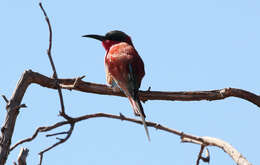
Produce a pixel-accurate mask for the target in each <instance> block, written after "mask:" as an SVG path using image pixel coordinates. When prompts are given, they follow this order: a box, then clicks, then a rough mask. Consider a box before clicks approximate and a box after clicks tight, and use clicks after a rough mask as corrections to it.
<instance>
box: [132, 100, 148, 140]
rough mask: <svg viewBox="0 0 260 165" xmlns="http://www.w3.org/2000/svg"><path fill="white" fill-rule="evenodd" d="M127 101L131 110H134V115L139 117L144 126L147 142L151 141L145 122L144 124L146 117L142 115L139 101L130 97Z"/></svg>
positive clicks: (142, 111)
mask: <svg viewBox="0 0 260 165" xmlns="http://www.w3.org/2000/svg"><path fill="white" fill-rule="evenodd" d="M128 99H129V101H130V103H131V105H132V108H133V110H134V114H135V115H137V116H140V117H141V119H142V123H143V125H144V129H145V133H146V136H147V138H148V141H151V139H150V135H149V131H148V128H147V125H146V122H145V117H146V116H145V114H144V110H143V106H142V104H141V102H140V100H139V99H133V98H132V97H131V96H129V97H128Z"/></svg>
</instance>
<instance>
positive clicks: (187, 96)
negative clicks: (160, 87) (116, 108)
mask: <svg viewBox="0 0 260 165" xmlns="http://www.w3.org/2000/svg"><path fill="white" fill-rule="evenodd" d="M75 81H76V78H74V79H59V82H60V85H61V87H63V85H73V84H74V83H75ZM32 83H35V84H39V85H41V86H43V87H47V88H51V89H57V85H56V80H55V79H53V78H49V77H46V76H44V75H42V74H40V73H37V72H33V71H31V70H27V71H25V72H24V73H23V74H22V76H21V78H20V80H19V82H18V84H17V86H16V89H15V90H14V93H13V95H12V97H11V99H10V101H9V102H8V105H7V114H6V120H5V122H4V124H3V126H2V129H1V139H0V155H2V156H1V157H0V165H4V164H5V161H6V158H7V155H8V153H9V147H10V143H11V137H12V135H13V131H14V126H15V121H16V117H17V115H18V113H19V110H17V107H19V106H20V104H21V101H22V98H23V96H24V93H25V92H26V90H27V88H28V86H29V85H30V84H32ZM73 89H74V90H78V91H82V92H87V93H95V94H103V95H114V96H122V97H125V96H124V94H123V93H121V92H115V91H113V90H112V89H111V88H109V87H108V86H106V85H102V84H95V83H90V82H84V81H82V80H80V79H78V81H77V85H76V86H75V87H74V88H73ZM231 96H233V97H238V98H242V99H245V100H247V101H250V102H252V103H253V104H255V105H257V106H260V97H259V96H258V95H256V94H253V93H251V92H248V91H245V90H242V89H235V88H225V89H221V90H212V91H195V92H161V91H140V98H141V99H142V100H172V101H174V100H178V101H199V100H220V99H224V98H226V97H231Z"/></svg>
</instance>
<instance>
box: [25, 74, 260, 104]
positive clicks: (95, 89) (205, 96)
mask: <svg viewBox="0 0 260 165" xmlns="http://www.w3.org/2000/svg"><path fill="white" fill-rule="evenodd" d="M28 74H29V75H30V78H31V79H32V81H31V83H36V84H39V85H41V86H43V87H47V88H52V89H57V88H56V86H55V80H54V79H52V78H48V77H46V76H44V75H42V74H40V73H37V72H33V71H31V70H29V71H28ZM77 79H78V78H73V79H59V82H60V86H61V87H62V88H64V89H68V90H77V91H81V92H86V93H95V94H101V95H113V96H121V97H125V95H124V94H123V93H122V92H120V91H113V89H112V88H110V87H108V86H107V85H103V84H96V83H91V82H85V81H82V80H81V79H78V80H77ZM76 80H77V84H76V85H73V84H74V83H75V81H76ZM139 95H140V99H141V100H142V101H147V100H168V101H201V100H208V101H213V100H222V99H225V98H227V97H237V98H241V99H244V100H247V101H249V102H251V103H253V104H255V105H257V106H258V107H260V96H258V95H256V94H254V93H251V92H249V91H246V90H243V89H237V88H224V89H219V90H210V91H180V92H166V91H165V92H164V91H149V90H147V91H140V92H139Z"/></svg>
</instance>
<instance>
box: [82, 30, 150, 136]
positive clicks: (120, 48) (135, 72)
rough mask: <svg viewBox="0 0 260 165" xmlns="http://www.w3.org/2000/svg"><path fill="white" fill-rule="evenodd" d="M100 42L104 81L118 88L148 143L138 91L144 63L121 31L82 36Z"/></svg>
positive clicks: (128, 38) (130, 41) (147, 133)
mask: <svg viewBox="0 0 260 165" xmlns="http://www.w3.org/2000/svg"><path fill="white" fill-rule="evenodd" d="M83 37H89V38H94V39H97V40H99V41H101V42H102V45H103V47H104V48H105V50H106V55H105V70H106V80H107V83H108V84H109V85H111V86H112V87H119V88H120V89H121V90H122V91H123V92H124V94H125V95H126V96H127V98H128V99H129V101H130V103H131V105H132V108H133V110H134V114H135V115H137V116H140V117H141V119H142V122H143V125H144V128H145V132H146V135H147V137H148V140H149V141H150V136H149V132H148V129H147V125H146V123H145V114H144V110H143V107H142V104H141V102H140V100H139V96H138V90H139V88H140V85H141V81H142V79H143V77H144V74H145V71H144V63H143V60H142V59H141V57H140V56H139V55H138V53H137V51H136V49H135V48H134V45H133V43H132V40H131V38H130V36H128V35H127V34H125V33H124V32H122V31H118V30H114V31H110V32H108V33H107V34H106V35H104V36H103V35H94V34H90V35H84V36H83Z"/></svg>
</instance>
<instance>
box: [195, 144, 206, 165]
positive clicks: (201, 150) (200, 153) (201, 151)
mask: <svg viewBox="0 0 260 165" xmlns="http://www.w3.org/2000/svg"><path fill="white" fill-rule="evenodd" d="M204 148H205V146H204V145H201V147H200V152H199V155H198V158H197V161H196V165H199V164H200V159H201V158H202V153H203V150H204Z"/></svg>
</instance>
